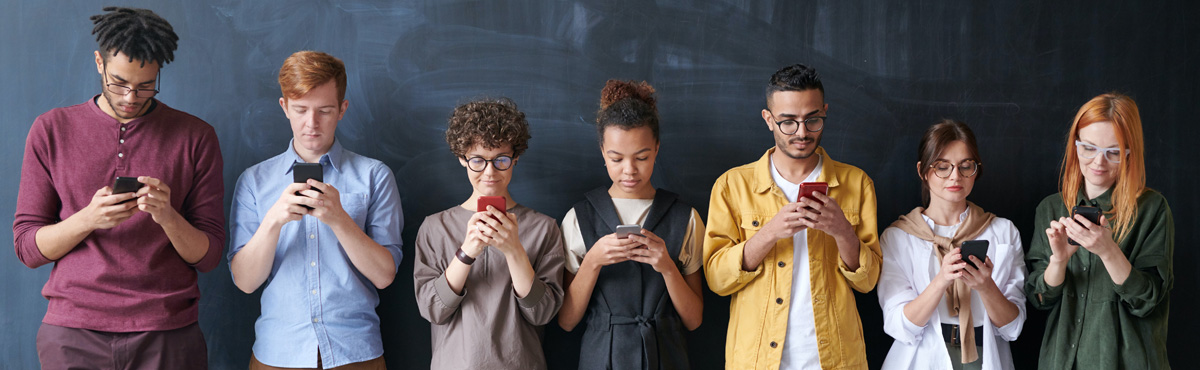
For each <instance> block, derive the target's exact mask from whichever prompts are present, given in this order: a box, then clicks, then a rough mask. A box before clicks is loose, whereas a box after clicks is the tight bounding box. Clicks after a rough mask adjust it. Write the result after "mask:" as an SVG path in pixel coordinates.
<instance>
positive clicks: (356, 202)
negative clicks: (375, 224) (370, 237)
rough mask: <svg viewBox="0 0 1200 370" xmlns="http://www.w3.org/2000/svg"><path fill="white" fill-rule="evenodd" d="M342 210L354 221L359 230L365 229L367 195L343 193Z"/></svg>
mask: <svg viewBox="0 0 1200 370" xmlns="http://www.w3.org/2000/svg"><path fill="white" fill-rule="evenodd" d="M341 196H342V209H344V210H345V211H346V214H348V215H350V218H351V219H354V223H355V224H356V225H358V228H359V229H364V230H365V227H366V224H367V204H368V202H367V197H368V195H367V193H343V194H342V195H341Z"/></svg>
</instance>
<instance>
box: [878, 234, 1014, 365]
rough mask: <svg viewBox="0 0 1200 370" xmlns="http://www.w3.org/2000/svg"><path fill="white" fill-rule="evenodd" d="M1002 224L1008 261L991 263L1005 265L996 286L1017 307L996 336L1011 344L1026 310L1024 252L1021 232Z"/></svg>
mask: <svg viewBox="0 0 1200 370" xmlns="http://www.w3.org/2000/svg"><path fill="white" fill-rule="evenodd" d="M1004 224H1005V225H1004V228H1005V230H1004V231H1005V232H1004V234H1002V235H1001V237H1004V238H1005V241H1004V244H1005V246H1007V247H1008V248H1009V250H1008V259H1007V260H1006V261H1000V262H996V261H993V263H1005V266H1004V268H1003V271H1002V273H1001V274H998V275H999V276H1002V277H1007V278H1006V279H1003V281H996V284H997V285H996V286H997V287H998V288H1000V292H1001V293H1003V294H1004V298H1006V299H1008V301H1009V302H1012V303H1013V304H1014V305H1016V306H1017V317H1015V318H1013V320H1012V321H1010V322H1009V323H1008V324H1005V325H1004V326H1001V327H997V328H996V334H998V335H999V336H1000V338H1001V339H1004V340H1006V341H1009V342H1012V341H1015V340H1017V337H1018V336H1020V335H1021V329H1022V328H1023V327H1024V326H1025V315H1026V310H1027V308H1026V307H1025V275H1026V273H1025V251H1024V249H1023V248H1022V245H1021V232H1020V231H1019V230H1017V227H1016V226H1015V225H1013V224H1012V222H1011V221H1008V220H1005V222H1004ZM995 268H996V269H1000V266H995ZM881 284H882V283H881ZM988 323H991V320H988Z"/></svg>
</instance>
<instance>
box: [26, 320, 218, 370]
mask: <svg viewBox="0 0 1200 370" xmlns="http://www.w3.org/2000/svg"><path fill="white" fill-rule="evenodd" d="M37 351H38V361H41V363H42V369H44V370H54V369H105V370H135V369H208V347H207V345H206V344H205V343H204V333H201V332H200V326H199V325H197V324H195V323H192V324H191V325H188V326H185V327H182V328H179V329H174V330H163V331H143V332H133V333H113V332H105V331H96V330H88V329H77V328H67V327H62V326H57V325H50V324H45V323H43V324H42V326H41V327H40V328H38V334H37Z"/></svg>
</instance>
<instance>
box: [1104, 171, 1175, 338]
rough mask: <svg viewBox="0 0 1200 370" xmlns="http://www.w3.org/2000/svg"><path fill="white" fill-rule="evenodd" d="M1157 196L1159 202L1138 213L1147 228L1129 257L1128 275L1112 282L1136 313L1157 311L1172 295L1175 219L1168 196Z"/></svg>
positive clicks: (1139, 315) (1122, 300)
mask: <svg viewBox="0 0 1200 370" xmlns="http://www.w3.org/2000/svg"><path fill="white" fill-rule="evenodd" d="M1156 194H1157V193H1156ZM1155 200H1160V202H1157V203H1159V204H1153V205H1145V206H1143V207H1142V208H1143V209H1144V210H1146V211H1144V212H1143V213H1142V214H1139V215H1138V217H1142V218H1143V220H1141V221H1139V224H1141V225H1144V227H1145V228H1146V229H1147V231H1146V232H1145V233H1144V234H1143V235H1144V236H1143V237H1142V240H1139V241H1137V243H1134V245H1136V246H1137V247H1136V248H1135V249H1134V254H1133V255H1131V256H1130V257H1129V263H1130V265H1131V266H1130V267H1131V269H1130V271H1129V277H1127V278H1125V282H1124V283H1121V284H1114V286H1113V291H1114V292H1116V293H1117V295H1118V296H1120V297H1121V303H1122V304H1123V305H1126V306H1128V307H1129V312H1130V313H1131V314H1133V315H1134V316H1137V317H1146V316H1148V315H1150V313H1152V312H1154V309H1155V308H1157V307H1158V305H1159V303H1162V301H1163V300H1164V299H1166V298H1167V296H1168V295H1169V292H1170V291H1171V286H1172V285H1173V280H1174V274H1173V272H1172V270H1171V269H1172V263H1171V262H1172V259H1171V256H1173V255H1174V254H1175V221H1174V220H1173V219H1172V216H1171V209H1170V207H1168V206H1167V203H1166V200H1165V199H1162V197H1161V196H1158V197H1157V198H1156V199H1155ZM1130 234H1131V235H1133V234H1134V233H1130Z"/></svg>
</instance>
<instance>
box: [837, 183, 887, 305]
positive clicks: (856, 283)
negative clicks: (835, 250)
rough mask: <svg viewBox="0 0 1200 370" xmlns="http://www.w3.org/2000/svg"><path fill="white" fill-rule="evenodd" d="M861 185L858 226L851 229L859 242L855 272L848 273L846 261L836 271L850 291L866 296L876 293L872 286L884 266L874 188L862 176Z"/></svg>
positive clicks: (840, 262)
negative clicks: (872, 290) (850, 288)
mask: <svg viewBox="0 0 1200 370" xmlns="http://www.w3.org/2000/svg"><path fill="white" fill-rule="evenodd" d="M862 182H863V183H862V185H861V189H862V191H861V192H860V193H861V194H859V196H860V197H861V198H859V199H858V201H859V202H861V204H862V206H861V207H859V224H858V227H855V228H854V233H855V234H856V235H857V236H858V240H859V245H858V269H857V270H854V271H851V270H850V268H849V266H846V261H843V260H842V259H841V258H838V270H839V271H841V273H842V276H844V277H846V281H848V282H849V283H850V287H852V288H854V290H857V291H859V292H860V293H866V292H870V291H871V289H875V283H877V282H879V269H880V266H881V264H882V263H883V261H882V260H883V256H882V255H881V254H882V252H881V251H880V249H879V226H878V214H877V210H876V203H875V202H876V200H875V184H874V183H872V182H871V179H870V178H868V177H867V176H866V175H865V174H864V175H863V180H862Z"/></svg>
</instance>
